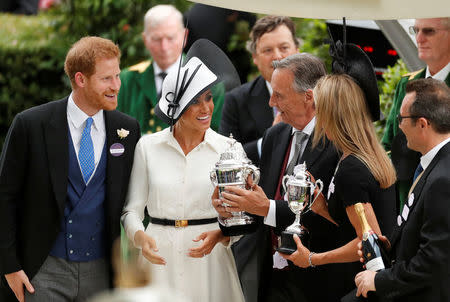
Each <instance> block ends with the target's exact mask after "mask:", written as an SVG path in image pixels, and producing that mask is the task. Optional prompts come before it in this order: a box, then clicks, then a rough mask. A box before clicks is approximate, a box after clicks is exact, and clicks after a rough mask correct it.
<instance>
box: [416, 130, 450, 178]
mask: <svg viewBox="0 0 450 302" xmlns="http://www.w3.org/2000/svg"><path fill="white" fill-rule="evenodd" d="M449 141H450V137H449V138H447V139H445V140H443V141H442V142H440V143H439V144H437V145H436V146H434V148H433V149H431V150H430V151H428V152H427V154H425V155H423V156H422V157H421V158H420V165H421V166H422V168H423V170H424V171H425V170H426V168H427V167H428V166H429V165H430V163H431V161H432V160H433V158H434V157H435V156H436V154H437V153H438V152H439V150H441V148H442V147H444V146H445V145H446V144H447V143H448V142H449Z"/></svg>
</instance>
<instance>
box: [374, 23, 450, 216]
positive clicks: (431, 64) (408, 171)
mask: <svg viewBox="0 0 450 302" xmlns="http://www.w3.org/2000/svg"><path fill="white" fill-rule="evenodd" d="M410 30H411V32H412V33H413V34H415V37H416V42H417V46H418V55H419V58H420V59H421V60H423V61H424V62H425V63H426V64H427V67H426V68H425V69H422V70H419V71H416V72H412V73H408V74H406V75H405V76H403V77H402V79H401V80H400V82H399V83H398V85H397V88H396V90H395V96H394V100H393V103H392V108H391V111H390V113H389V117H388V119H387V122H386V129H385V132H384V136H383V138H382V143H383V145H384V147H385V149H386V150H387V151H391V158H392V162H393V163H394V166H395V168H396V171H397V178H398V180H397V206H398V208H397V210H398V211H401V207H402V206H403V204H404V202H405V199H406V195H407V193H408V190H409V188H410V186H411V184H412V178H413V175H414V169H415V167H416V166H417V164H418V162H419V157H420V153H419V152H415V151H412V150H410V149H409V148H407V146H406V138H405V135H404V134H403V133H402V131H399V123H398V121H397V115H398V114H399V112H400V107H401V105H402V101H403V98H404V96H405V87H406V84H407V83H408V82H409V81H411V80H415V79H423V78H428V77H432V78H434V79H437V80H441V81H444V82H445V83H446V84H447V86H450V18H448V17H447V18H435V19H417V20H416V22H415V25H414V26H413V27H411V29H410Z"/></svg>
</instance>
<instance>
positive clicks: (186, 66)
mask: <svg viewBox="0 0 450 302" xmlns="http://www.w3.org/2000/svg"><path fill="white" fill-rule="evenodd" d="M183 62H184V63H183V64H182V66H181V67H180V68H179V69H178V70H176V71H173V72H169V74H168V75H167V76H166V78H165V79H164V82H163V85H162V93H161V98H160V99H159V102H158V104H157V106H156V108H155V114H156V116H158V117H159V118H160V119H161V120H162V121H164V122H165V123H167V124H169V125H174V124H175V123H176V122H177V121H178V119H179V118H180V117H181V116H182V115H183V113H184V112H185V111H186V110H187V109H188V108H189V106H190V105H191V104H192V102H193V101H194V100H195V99H196V98H198V97H199V96H200V95H201V94H202V93H204V92H205V91H206V90H207V89H210V88H211V87H212V86H214V85H216V84H217V85H223V87H224V91H228V90H231V89H232V88H234V87H236V86H239V85H240V80H239V75H238V73H237V72H236V69H235V68H234V66H233V64H232V63H231V61H230V59H229V58H228V57H227V55H226V54H225V53H224V52H223V51H222V50H221V49H220V48H219V47H217V46H216V45H215V44H214V43H212V42H211V41H209V40H207V39H199V40H197V41H196V42H194V44H193V45H192V46H191V48H190V49H189V51H188V53H187V54H186V57H185V58H184V60H183Z"/></svg>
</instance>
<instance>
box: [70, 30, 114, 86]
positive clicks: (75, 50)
mask: <svg viewBox="0 0 450 302" xmlns="http://www.w3.org/2000/svg"><path fill="white" fill-rule="evenodd" d="M113 58H117V60H118V61H119V62H120V49H119V47H118V46H117V45H116V44H114V43H113V42H112V41H111V40H108V39H104V38H100V37H84V38H81V39H80V40H78V41H77V42H75V43H74V44H73V45H72V47H71V48H70V50H69V52H68V53H67V55H66V61H65V62H64V71H65V72H66V74H67V76H68V77H69V79H70V82H71V83H72V86H74V83H75V74H76V73H77V72H81V73H82V74H84V75H85V76H87V77H90V76H91V75H93V74H94V73H95V64H96V63H97V61H98V60H101V59H113Z"/></svg>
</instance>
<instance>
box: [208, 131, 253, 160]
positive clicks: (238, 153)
mask: <svg viewBox="0 0 450 302" xmlns="http://www.w3.org/2000/svg"><path fill="white" fill-rule="evenodd" d="M236 142H237V141H236V140H235V139H234V138H233V135H231V134H230V141H229V142H228V143H229V144H230V146H229V147H228V149H226V150H225V151H224V152H223V153H222V154H220V160H219V161H218V162H217V163H216V167H242V166H243V165H244V164H249V163H250V160H249V159H248V158H247V155H246V154H245V151H244V149H242V147H241V146H240V145H239V144H237V143H236Z"/></svg>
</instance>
